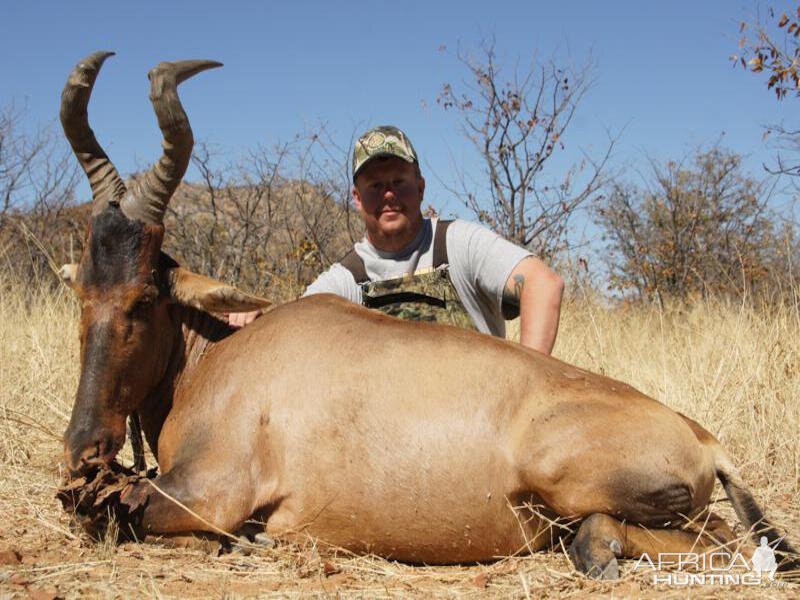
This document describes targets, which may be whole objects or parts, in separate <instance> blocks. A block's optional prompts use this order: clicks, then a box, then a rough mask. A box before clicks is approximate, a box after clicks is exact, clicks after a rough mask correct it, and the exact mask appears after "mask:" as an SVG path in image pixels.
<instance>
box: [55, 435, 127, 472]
mask: <svg viewBox="0 0 800 600" xmlns="http://www.w3.org/2000/svg"><path fill="white" fill-rule="evenodd" d="M123 443H124V439H123V440H121V441H120V440H117V439H116V438H115V436H114V435H113V434H112V433H111V432H107V433H102V434H101V435H100V436H98V437H97V438H96V439H95V441H94V442H90V443H86V444H77V445H75V446H72V447H70V446H68V447H67V468H68V469H69V471H70V473H72V474H73V475H76V474H80V473H82V472H83V471H85V470H86V469H87V468H89V467H93V466H96V465H101V464H108V463H109V462H111V461H112V460H114V457H115V456H116V455H117V452H119V450H120V448H121V447H122V444H123Z"/></svg>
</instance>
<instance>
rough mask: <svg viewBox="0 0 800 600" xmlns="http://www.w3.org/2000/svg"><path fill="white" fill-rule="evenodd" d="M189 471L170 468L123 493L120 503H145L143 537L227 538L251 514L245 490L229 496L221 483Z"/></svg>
mask: <svg viewBox="0 0 800 600" xmlns="http://www.w3.org/2000/svg"><path fill="white" fill-rule="evenodd" d="M188 470H190V469H184V468H180V467H177V468H173V469H171V470H170V471H169V472H168V473H165V474H163V475H160V476H159V477H157V478H156V479H154V480H152V481H149V480H148V481H141V482H138V483H136V484H135V485H132V486H131V487H130V488H129V489H128V490H126V492H125V493H124V494H123V496H122V501H123V502H132V503H133V502H135V503H137V504H138V503H139V502H140V501H142V500H145V499H146V502H147V505H146V508H145V510H144V516H143V519H142V523H141V530H142V531H143V532H144V533H145V534H176V533H186V532H190V531H195V532H198V531H203V532H208V533H214V534H230V533H233V532H235V531H236V530H238V529H239V528H240V527H241V526H242V524H243V523H244V521H245V520H246V519H247V518H248V517H249V516H250V514H251V513H252V502H251V500H250V498H249V497H248V494H247V490H245V489H242V488H241V487H240V488H238V489H236V493H232V490H231V488H230V486H227V485H226V484H225V482H224V481H222V480H220V479H216V478H214V477H212V476H210V474H208V473H206V474H204V475H202V476H198V474H197V473H196V472H195V473H191V474H190V473H188V472H187V471H188Z"/></svg>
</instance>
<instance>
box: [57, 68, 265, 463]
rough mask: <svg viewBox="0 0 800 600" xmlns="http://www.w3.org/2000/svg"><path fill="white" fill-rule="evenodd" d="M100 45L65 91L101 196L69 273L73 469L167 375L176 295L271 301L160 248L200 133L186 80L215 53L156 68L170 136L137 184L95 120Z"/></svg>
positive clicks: (107, 446)
mask: <svg viewBox="0 0 800 600" xmlns="http://www.w3.org/2000/svg"><path fill="white" fill-rule="evenodd" d="M112 54H113V53H112V52H96V53H94V54H92V55H90V56H88V57H87V58H85V59H84V60H82V61H81V62H79V63H78V65H77V66H76V67H75V68H74V69H73V70H72V72H71V73H70V75H69V79H68V80H67V84H66V86H65V87H64V92H63V94H62V96H61V123H62V125H63V127H64V133H65V134H66V136H67V139H68V140H69V142H70V144H71V146H72V149H73V150H74V152H75V155H76V156H77V158H78V161H79V162H80V164H81V166H82V167H83V170H84V171H85V172H86V175H87V176H88V178H89V184H90V186H91V189H92V195H93V197H94V200H93V204H92V215H91V218H90V222H89V230H88V237H87V240H86V244H85V246H84V251H83V255H82V257H81V261H80V263H79V264H78V265H67V266H65V267H64V268H63V269H62V276H63V277H64V278H65V280H67V281H68V283H70V285H72V287H73V289H74V290H75V292H76V293H77V295H78V297H79V299H80V303H81V323H80V340H81V375H80V383H79V384H78V391H77V394H76V398H75V405H74V407H73V410H72V417H71V419H70V422H69V426H68V428H67V431H66V434H65V436H64V445H65V453H66V462H67V466H68V468H69V469H70V470H71V471H73V472H77V471H80V470H82V469H83V468H84V467H85V466H87V465H91V464H93V463H98V462H106V461H109V460H111V459H112V458H114V456H115V455H116V453H117V452H118V451H119V449H120V448H121V447H122V445H123V444H124V442H125V419H126V417H127V416H128V415H129V414H130V413H131V412H133V411H134V410H136V408H137V407H138V406H139V404H140V403H141V402H142V400H143V399H144V398H145V397H146V396H147V394H148V393H150V392H152V390H153V389H154V388H155V387H156V386H157V385H158V383H159V382H160V381H161V380H162V379H163V377H164V376H165V372H166V368H167V363H168V361H169V358H170V353H171V350H172V348H173V347H174V344H175V341H176V336H177V335H179V334H180V327H179V326H177V325H176V323H175V320H174V318H173V317H171V315H170V305H171V304H174V303H175V302H178V303H181V304H186V305H190V306H193V307H195V308H199V309H201V310H207V311H214V312H224V311H234V310H252V309H254V308H256V307H263V306H265V305H266V304H267V303H266V301H264V300H262V299H260V298H256V297H254V296H249V295H247V294H243V293H242V292H239V291H238V290H236V289H235V288H232V287H230V286H228V285H225V284H223V283H220V282H217V281H214V280H211V279H208V278H206V277H202V276H200V275H195V274H193V273H191V272H189V271H186V270H184V269H181V268H180V267H178V266H177V264H176V263H175V262H174V261H173V260H172V259H170V258H169V257H168V256H167V255H165V254H163V253H162V252H161V242H162V240H163V237H164V225H163V219H164V213H165V211H166V209H167V204H168V202H169V200H170V198H171V196H172V194H173V193H174V191H175V189H176V188H177V187H178V184H179V183H180V181H181V178H182V177H183V175H184V173H185V172H186V168H187V166H188V164H189V160H190V157H191V152H192V146H193V143H194V140H193V138H192V130H191V128H190V126H189V120H188V118H187V116H186V113H185V112H184V110H183V107H182V106H181V102H180V99H179V98H178V92H177V86H178V84H180V83H181V82H182V81H185V80H186V79H188V78H189V77H191V76H192V75H195V74H196V73H199V72H200V71H203V70H205V69H210V68H214V67H219V66H221V64H220V63H218V62H214V61H208V60H188V61H181V62H175V63H166V62H165V63H160V64H159V65H158V66H156V67H155V68H154V69H153V70H151V71H150V73H149V74H148V77H149V78H150V84H151V91H150V100H151V101H152V103H153V107H154V109H155V113H156V116H157V118H158V125H159V127H160V128H161V132H162V134H163V137H164V140H163V143H162V146H163V154H162V156H161V158H160V159H159V161H158V162H157V163H156V164H155V165H153V167H152V168H151V169H150V170H149V171H148V172H147V173H146V174H145V175H144V176H143V177H139V178H137V179H136V180H135V181H134V182H133V183H132V184H131V185H130V189H129V187H128V186H126V185H125V182H123V180H122V178H121V177H120V176H119V174H118V173H117V170H116V169H115V168H114V165H113V164H112V163H111V161H110V160H109V158H108V156H107V155H106V153H105V152H104V151H103V149H102V148H101V147H100V144H99V143H98V142H97V139H96V138H95V136H94V133H93V132H92V129H91V128H90V127H89V121H88V116H87V107H88V104H89V98H90V96H91V92H92V87H93V85H94V82H95V79H96V78H97V74H98V72H99V71H100V67H101V66H102V64H103V61H105V59H106V58H108V57H109V56H111V55H112Z"/></svg>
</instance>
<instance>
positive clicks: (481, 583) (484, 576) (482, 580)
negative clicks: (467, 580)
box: [472, 573, 491, 588]
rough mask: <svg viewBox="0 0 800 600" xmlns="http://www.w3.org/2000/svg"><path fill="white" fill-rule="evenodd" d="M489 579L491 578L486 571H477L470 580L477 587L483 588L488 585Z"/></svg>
mask: <svg viewBox="0 0 800 600" xmlns="http://www.w3.org/2000/svg"><path fill="white" fill-rule="evenodd" d="M489 579H491V577H490V575H489V574H488V573H479V574H478V575H476V576H475V578H474V579H473V580H472V585H474V586H475V587H478V588H485V587H486V586H487V585H489Z"/></svg>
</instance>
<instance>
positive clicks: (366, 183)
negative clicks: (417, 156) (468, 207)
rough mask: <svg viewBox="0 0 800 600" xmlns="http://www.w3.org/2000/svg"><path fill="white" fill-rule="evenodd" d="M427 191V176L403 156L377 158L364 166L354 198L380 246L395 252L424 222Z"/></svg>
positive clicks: (373, 240)
mask: <svg viewBox="0 0 800 600" xmlns="http://www.w3.org/2000/svg"><path fill="white" fill-rule="evenodd" d="M424 192H425V180H424V179H423V178H422V177H421V176H418V175H417V171H416V168H415V166H414V165H413V164H411V163H409V162H406V161H405V160H403V159H402V158H394V157H389V158H376V159H374V160H373V161H372V162H371V163H369V164H368V165H367V166H366V167H364V169H363V170H362V171H361V172H360V173H359V174H358V177H357V178H356V182H355V186H354V187H353V200H354V202H355V205H356V208H357V209H358V210H359V212H360V213H361V216H362V217H363V218H364V224H365V225H366V228H367V237H368V238H369V241H370V242H372V244H373V245H374V246H375V247H376V248H379V249H381V250H387V251H390V252H394V251H397V250H401V249H402V248H403V247H405V246H407V245H408V244H409V243H410V242H411V241H412V240H413V239H414V237H415V236H416V235H417V233H418V232H419V230H420V227H421V226H422V212H421V211H420V206H421V205H422V197H423V195H424Z"/></svg>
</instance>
